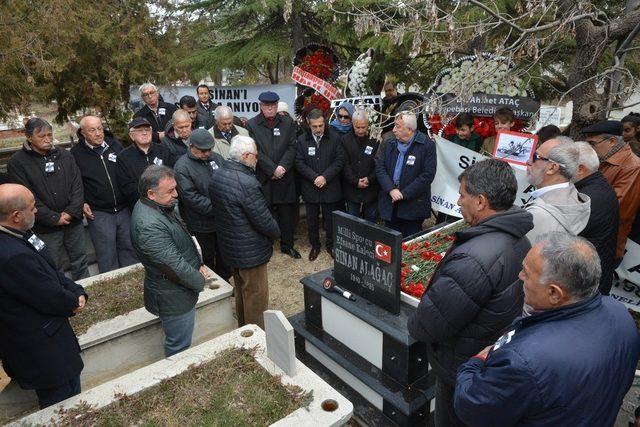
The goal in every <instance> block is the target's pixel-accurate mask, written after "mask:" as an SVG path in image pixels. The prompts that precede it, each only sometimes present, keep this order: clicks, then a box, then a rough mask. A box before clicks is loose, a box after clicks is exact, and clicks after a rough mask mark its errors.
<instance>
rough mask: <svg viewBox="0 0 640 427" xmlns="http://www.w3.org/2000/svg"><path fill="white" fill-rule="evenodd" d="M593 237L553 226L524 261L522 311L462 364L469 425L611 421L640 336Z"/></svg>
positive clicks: (462, 402)
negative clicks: (613, 293) (604, 272)
mask: <svg viewBox="0 0 640 427" xmlns="http://www.w3.org/2000/svg"><path fill="white" fill-rule="evenodd" d="M600 273H601V270H600V261H599V259H598V254H597V252H596V250H595V248H594V247H593V245H592V244H591V243H589V242H588V241H586V240H584V239H583V238H580V237H575V236H570V235H569V234H566V233H553V234H547V235H546V236H544V237H543V241H541V242H540V243H538V244H536V245H535V246H534V247H533V248H532V249H531V250H530V251H529V253H528V254H527V256H526V258H525V259H524V262H523V263H522V271H521V272H520V279H521V280H522V281H523V282H524V300H525V310H526V312H527V313H529V315H528V316H526V317H520V318H518V319H516V320H515V321H514V322H513V324H512V326H511V327H510V328H508V329H507V330H506V332H505V334H504V335H503V336H502V337H501V338H499V339H498V341H497V342H496V343H495V344H494V345H493V346H490V347H487V348H485V349H484V350H483V351H481V352H480V353H478V354H477V355H476V356H474V357H472V358H471V359H470V360H469V361H468V362H467V363H465V364H464V365H462V366H461V367H460V369H459V370H458V377H457V383H456V390H455V410H456V413H457V414H458V417H460V418H461V419H462V421H464V422H465V423H467V424H468V425H470V426H512V425H519V426H552V425H556V426H611V425H613V423H614V422H615V419H616V415H617V414H618V410H619V409H620V405H621V404H622V399H623V397H624V395H625V394H626V392H627V390H628V389H629V387H630V386H631V383H632V381H633V376H634V371H635V367H636V363H637V362H638V356H639V355H640V336H639V335H638V331H637V329H636V326H635V324H634V322H633V319H632V318H631V316H630V315H629V313H628V312H627V310H626V309H625V308H624V306H623V305H622V304H620V303H618V302H616V301H614V300H613V299H611V298H610V297H605V296H602V295H600V294H599V293H598V284H599V281H600Z"/></svg>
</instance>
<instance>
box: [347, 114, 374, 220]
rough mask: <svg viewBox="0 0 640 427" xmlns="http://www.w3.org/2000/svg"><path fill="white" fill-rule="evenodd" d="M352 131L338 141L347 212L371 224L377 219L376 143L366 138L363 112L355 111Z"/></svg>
mask: <svg viewBox="0 0 640 427" xmlns="http://www.w3.org/2000/svg"><path fill="white" fill-rule="evenodd" d="M352 123H353V131H351V132H349V133H347V134H346V135H345V136H344V137H343V140H342V143H343V147H344V154H345V166H344V170H343V172H342V175H343V184H342V190H343V191H344V198H345V200H346V202H347V213H349V214H351V215H355V216H358V217H359V216H361V214H362V215H364V219H366V220H367V221H371V222H376V221H377V220H378V191H379V189H380V187H379V186H378V180H377V179H376V161H375V159H376V156H377V154H378V146H379V144H380V143H379V142H378V141H376V140H375V139H373V138H369V122H368V119H367V113H366V111H365V110H356V111H355V112H354V113H353V118H352Z"/></svg>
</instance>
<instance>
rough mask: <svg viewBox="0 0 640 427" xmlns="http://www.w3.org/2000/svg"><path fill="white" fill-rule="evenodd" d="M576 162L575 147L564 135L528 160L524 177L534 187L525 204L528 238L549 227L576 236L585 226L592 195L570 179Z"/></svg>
mask: <svg viewBox="0 0 640 427" xmlns="http://www.w3.org/2000/svg"><path fill="white" fill-rule="evenodd" d="M579 163H580V151H579V150H578V147H577V146H576V144H575V143H574V142H573V141H572V140H571V139H569V138H564V137H562V138H561V137H557V138H553V139H550V140H548V141H546V142H545V143H544V144H542V145H541V146H539V147H538V149H537V150H536V151H535V152H534V153H533V157H532V159H531V160H529V161H528V162H527V180H528V181H529V184H531V185H533V186H534V187H536V190H535V191H534V192H533V193H531V198H532V200H531V201H530V202H528V203H527V204H526V205H525V206H524V208H525V209H526V210H527V211H529V212H531V214H532V215H533V229H532V230H531V231H529V233H527V237H528V238H529V240H530V241H532V242H535V241H536V239H537V238H538V237H539V236H541V235H542V234H545V233H548V232H552V231H564V232H567V233H570V234H572V235H574V236H577V235H578V234H579V233H580V232H581V231H582V230H584V228H585V226H586V225H587V222H589V213H590V205H591V199H590V198H589V196H587V195H585V194H581V193H578V190H576V187H575V186H574V185H573V183H571V179H572V178H573V177H574V175H575V174H576V171H577V170H578V165H579Z"/></svg>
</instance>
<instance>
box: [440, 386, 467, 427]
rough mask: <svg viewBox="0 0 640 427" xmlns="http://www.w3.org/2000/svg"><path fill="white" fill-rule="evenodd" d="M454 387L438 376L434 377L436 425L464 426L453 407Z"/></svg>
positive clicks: (445, 426)
mask: <svg viewBox="0 0 640 427" xmlns="http://www.w3.org/2000/svg"><path fill="white" fill-rule="evenodd" d="M454 392H455V387H451V386H450V385H449V384H447V383H446V382H444V381H442V380H441V379H440V378H438V377H436V414H435V420H436V422H435V424H436V427H464V426H465V424H464V423H463V422H462V421H460V419H459V418H458V416H457V415H456V411H455V410H454V408H453V393H454Z"/></svg>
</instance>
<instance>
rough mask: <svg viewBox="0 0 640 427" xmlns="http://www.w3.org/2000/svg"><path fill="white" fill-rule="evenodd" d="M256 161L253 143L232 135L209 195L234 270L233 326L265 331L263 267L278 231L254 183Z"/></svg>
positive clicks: (266, 294) (222, 244)
mask: <svg viewBox="0 0 640 427" xmlns="http://www.w3.org/2000/svg"><path fill="white" fill-rule="evenodd" d="M257 163H258V149H257V148H256V144H255V142H254V140H253V139H252V138H250V137H248V136H235V137H234V138H233V139H232V140H231V147H230V149H229V161H227V162H225V163H224V164H223V165H222V167H220V168H218V169H216V170H214V171H213V175H212V177H211V181H210V183H209V196H210V199H211V206H212V207H213V211H214V212H215V215H216V224H215V225H216V233H217V237H218V245H219V247H220V251H221V253H222V256H223V257H224V259H225V261H226V262H227V264H228V265H230V266H231V267H232V268H233V282H234V284H235V288H236V291H235V297H236V315H237V317H238V325H239V326H242V325H245V324H249V323H253V324H256V325H258V326H260V327H262V328H264V321H263V314H262V313H263V312H264V311H265V310H266V309H267V305H268V303H269V283H268V277H267V263H268V262H269V260H270V259H271V255H272V254H273V240H274V239H276V238H278V237H279V236H280V229H279V228H278V223H277V222H276V220H275V219H274V218H273V215H272V214H271V211H270V210H269V205H268V203H267V200H266V199H265V197H264V193H263V191H262V186H261V185H260V182H258V180H257V179H256V176H255V174H256V172H255V171H256V164H257Z"/></svg>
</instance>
